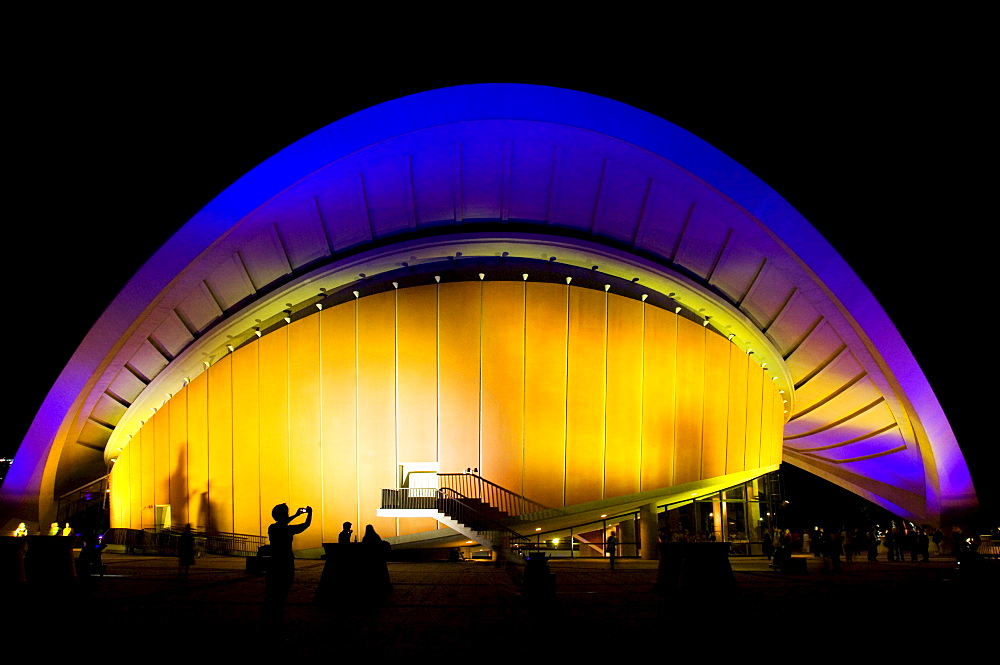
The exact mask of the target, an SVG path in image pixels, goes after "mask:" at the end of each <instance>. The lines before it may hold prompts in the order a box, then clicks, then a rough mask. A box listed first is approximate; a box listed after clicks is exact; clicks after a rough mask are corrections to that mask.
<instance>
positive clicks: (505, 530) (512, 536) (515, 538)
mask: <svg viewBox="0 0 1000 665" xmlns="http://www.w3.org/2000/svg"><path fill="white" fill-rule="evenodd" d="M472 500H475V499H472ZM484 505H485V504H484ZM437 509H438V512H441V513H443V514H445V515H447V516H448V517H450V518H452V519H453V520H455V521H456V522H459V523H461V524H464V525H465V526H467V527H469V528H470V529H472V530H473V531H475V532H476V533H478V534H480V535H482V536H485V539H486V540H488V541H489V543H490V546H491V548H492V549H493V550H494V551H495V552H498V553H499V554H501V555H502V556H506V557H507V558H511V557H512V552H513V551H514V550H519V549H520V548H521V547H523V546H526V545H528V544H529V543H530V542H531V540H530V538H529V537H528V536H522V535H521V534H519V533H517V532H516V531H514V530H512V529H510V528H509V527H507V526H506V525H505V524H504V523H503V522H501V521H500V520H498V519H496V518H494V517H491V516H490V515H489V514H487V513H485V512H483V511H481V510H477V509H476V508H475V507H473V506H472V505H471V503H470V497H467V496H463V495H462V494H460V493H458V492H456V491H455V490H453V489H451V488H449V487H444V488H442V489H440V490H438V499H437Z"/></svg>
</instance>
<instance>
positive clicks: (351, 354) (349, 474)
mask: <svg viewBox="0 0 1000 665" xmlns="http://www.w3.org/2000/svg"><path fill="white" fill-rule="evenodd" d="M357 307H358V305H357V302H356V301H352V302H348V303H344V304H343V305H338V306H337V307H334V308H332V309H327V310H323V313H322V314H320V347H321V348H320V365H321V375H322V386H321V390H322V393H323V411H322V416H323V517H322V520H323V531H324V533H327V534H330V533H334V534H336V533H340V529H341V525H342V523H343V522H353V523H354V531H355V533H361V531H362V529H364V524H363V523H362V522H361V517H360V515H359V513H358V448H357V446H358V411H357V409H358V370H357V363H358V356H357V340H356V336H355V326H356V325H357V320H356V318H357Z"/></svg>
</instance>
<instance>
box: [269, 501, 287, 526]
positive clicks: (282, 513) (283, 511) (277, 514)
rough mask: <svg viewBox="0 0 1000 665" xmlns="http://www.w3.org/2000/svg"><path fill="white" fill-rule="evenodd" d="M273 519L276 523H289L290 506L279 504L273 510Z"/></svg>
mask: <svg viewBox="0 0 1000 665" xmlns="http://www.w3.org/2000/svg"><path fill="white" fill-rule="evenodd" d="M271 519H273V520H274V521H275V522H278V521H280V520H284V521H286V522H287V521H288V504H287V503H279V504H278V505H277V506H275V507H274V508H272V509H271Z"/></svg>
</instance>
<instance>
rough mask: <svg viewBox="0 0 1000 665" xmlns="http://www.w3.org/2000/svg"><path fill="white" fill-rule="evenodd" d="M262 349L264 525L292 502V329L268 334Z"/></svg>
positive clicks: (261, 418) (262, 339)
mask: <svg viewBox="0 0 1000 665" xmlns="http://www.w3.org/2000/svg"><path fill="white" fill-rule="evenodd" d="M258 345H259V347H260V349H259V353H260V386H259V387H260V460H261V464H260V501H261V506H260V508H261V514H262V516H261V524H263V525H264V527H265V531H266V527H267V524H268V523H270V522H271V509H272V508H273V507H274V506H276V505H278V504H281V503H288V504H289V505H288V509H289V510H290V511H291V510H295V509H296V508H298V506H296V505H293V504H291V503H289V502H290V501H291V496H289V493H290V487H289V484H288V328H287V327H283V328H279V329H278V330H276V331H274V332H272V333H270V334H268V335H264V336H263V337H261V338H260V342H258Z"/></svg>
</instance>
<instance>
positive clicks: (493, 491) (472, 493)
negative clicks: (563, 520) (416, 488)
mask: <svg viewBox="0 0 1000 665" xmlns="http://www.w3.org/2000/svg"><path fill="white" fill-rule="evenodd" d="M438 484H439V485H440V487H441V489H450V490H453V491H455V492H457V493H458V494H460V495H462V496H464V497H466V498H470V499H479V500H480V501H482V502H483V503H485V504H489V505H490V506H492V507H493V508H496V509H497V510H500V511H502V512H503V513H505V514H506V515H507V516H508V517H519V516H521V515H529V514H531V513H537V512H541V511H543V510H548V507H547V506H543V505H542V504H540V503H538V502H537V501H532V500H531V499H529V498H527V497H524V496H521V495H520V494H516V493H514V492H512V491H510V490H509V489H506V488H504V487H501V486H500V485H497V484H496V483H494V482H490V481H489V480H486V479H485V478H483V477H482V476H480V475H479V474H476V473H439V474H438Z"/></svg>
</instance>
